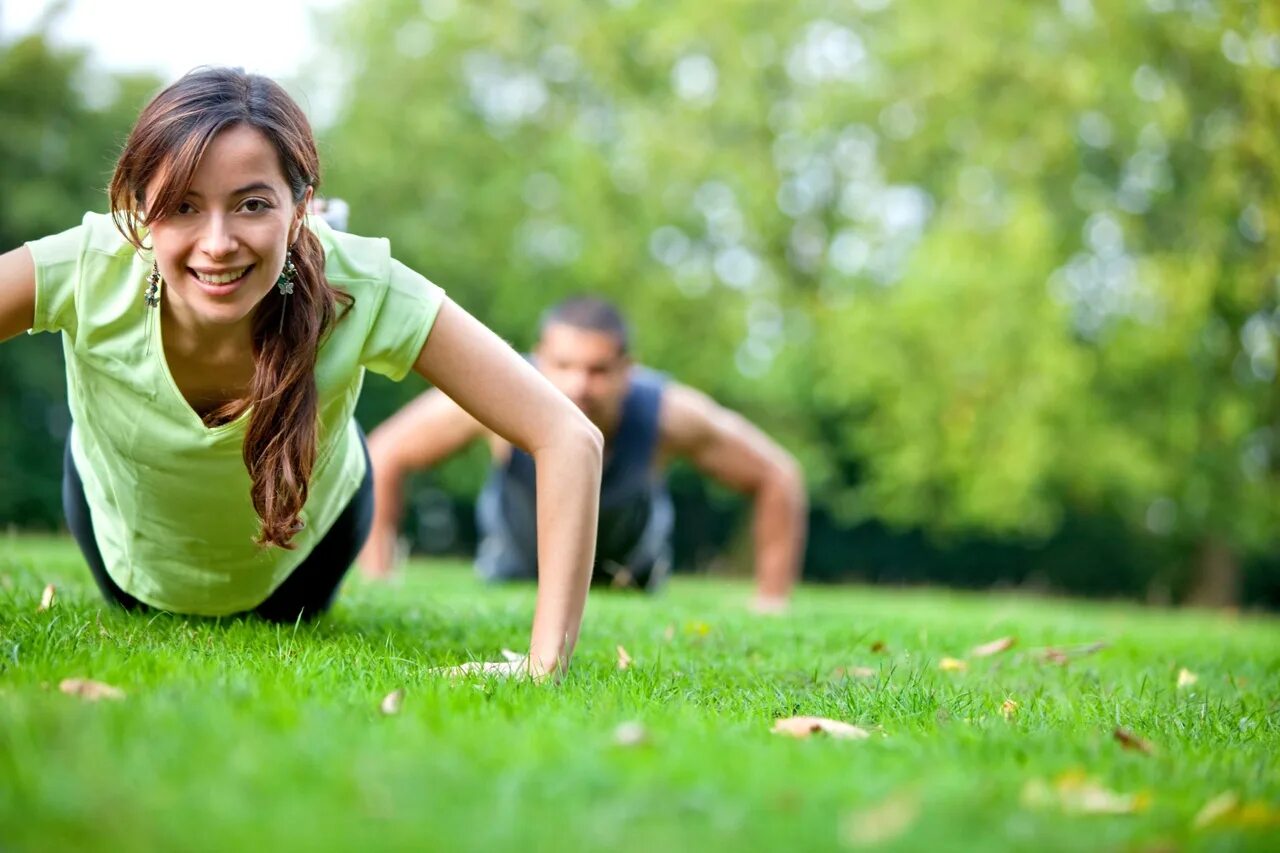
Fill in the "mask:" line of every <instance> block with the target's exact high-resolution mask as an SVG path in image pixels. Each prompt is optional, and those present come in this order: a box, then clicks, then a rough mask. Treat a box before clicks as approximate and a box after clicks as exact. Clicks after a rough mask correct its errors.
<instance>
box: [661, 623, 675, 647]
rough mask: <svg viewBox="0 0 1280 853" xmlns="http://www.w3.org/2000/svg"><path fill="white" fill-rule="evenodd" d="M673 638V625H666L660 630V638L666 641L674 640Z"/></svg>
mask: <svg viewBox="0 0 1280 853" xmlns="http://www.w3.org/2000/svg"><path fill="white" fill-rule="evenodd" d="M675 638H676V626H675V625H668V626H667V627H666V628H664V629H663V630H662V639H664V640H666V641H667V642H668V643H669V642H671V641H672V640H674V639H675Z"/></svg>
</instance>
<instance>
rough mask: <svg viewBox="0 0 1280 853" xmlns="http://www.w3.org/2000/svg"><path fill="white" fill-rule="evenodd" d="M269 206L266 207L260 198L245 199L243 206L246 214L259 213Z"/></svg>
mask: <svg viewBox="0 0 1280 853" xmlns="http://www.w3.org/2000/svg"><path fill="white" fill-rule="evenodd" d="M269 206H270V205H268V204H267V203H266V202H265V201H263V200H262V199H260V198H251V199H246V200H245V203H244V205H243V207H244V210H245V212H246V213H261V212H262V211H264V210H266V209H267V208H268V207H269Z"/></svg>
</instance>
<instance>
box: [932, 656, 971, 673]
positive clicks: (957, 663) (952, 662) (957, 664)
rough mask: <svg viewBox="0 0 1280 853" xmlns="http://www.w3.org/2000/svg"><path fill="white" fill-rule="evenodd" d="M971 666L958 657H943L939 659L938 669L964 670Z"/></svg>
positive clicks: (945, 670)
mask: <svg viewBox="0 0 1280 853" xmlns="http://www.w3.org/2000/svg"><path fill="white" fill-rule="evenodd" d="M968 668H969V664H967V663H965V662H964V661H962V660H959V659H957V658H943V659H942V660H940V661H938V669H940V670H942V671H943V672H964V671H965V670H966V669H968Z"/></svg>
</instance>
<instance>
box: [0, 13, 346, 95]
mask: <svg viewBox="0 0 1280 853" xmlns="http://www.w3.org/2000/svg"><path fill="white" fill-rule="evenodd" d="M340 2H341V0H212V2H210V0H203V2H201V0H164V2H155V0H64V2H58V0H0V41H9V40H11V39H13V38H16V37H18V36H20V35H22V34H25V33H28V32H30V31H31V30H32V29H34V28H35V27H36V25H37V23H38V22H39V21H40V19H41V17H42V16H44V15H46V14H48V13H49V12H50V11H51V10H53V9H54V8H56V7H58V6H63V7H65V11H64V12H63V13H62V14H61V15H60V16H58V17H57V18H56V23H55V25H54V27H53V30H52V33H53V36H54V38H55V40H56V41H57V42H58V43H59V44H72V45H80V46H83V47H87V48H88V49H89V50H90V52H91V56H92V61H93V62H94V64H96V65H98V66H99V67H103V68H107V69H110V70H113V71H141V70H149V71H154V72H157V73H158V74H160V76H161V77H163V78H164V79H165V80H166V81H171V80H174V79H176V78H178V77H180V76H182V74H184V73H186V72H187V71H189V70H190V69H191V68H193V67H195V66H197V65H238V66H241V67H243V68H244V69H245V70H247V71H253V72H257V73H260V74H266V75H267V76H270V77H290V76H293V75H295V74H297V73H298V71H299V69H300V68H301V66H302V63H303V62H305V61H306V60H308V59H310V58H312V57H313V56H314V55H315V52H316V50H315V34H314V31H313V28H312V25H311V17H312V15H311V14H310V13H311V12H313V11H317V10H325V9H331V8H333V7H335V6H337V5H339V3H340Z"/></svg>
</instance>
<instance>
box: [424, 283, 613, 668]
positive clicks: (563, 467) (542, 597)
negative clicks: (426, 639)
mask: <svg viewBox="0 0 1280 853" xmlns="http://www.w3.org/2000/svg"><path fill="white" fill-rule="evenodd" d="M414 369H415V370H416V371H417V372H418V373H420V374H421V375H422V376H423V377H425V378H426V379H427V381H428V382H431V383H432V384H433V385H435V386H436V387H437V388H439V389H440V390H441V391H443V392H444V393H445V394H447V395H448V396H449V397H450V398H452V399H453V400H454V402H456V403H457V404H458V405H459V406H461V407H462V408H463V409H465V410H466V411H467V412H468V413H469V414H470V415H471V416H472V417H473V418H475V419H476V420H477V421H479V422H480V423H481V424H483V425H484V426H485V427H487V428H489V429H490V430H492V431H493V432H495V433H497V434H498V435H500V436H502V437H503V438H505V439H506V440H507V441H509V442H511V443H512V444H514V445H515V446H516V447H519V448H521V449H522V450H524V451H525V452H527V453H529V454H530V455H531V456H532V457H533V458H534V462H535V463H536V467H537V495H538V600H537V605H536V607H535V610H534V615H533V632H532V635H531V637H530V640H529V671H530V674H531V675H533V676H535V677H541V676H544V675H550V674H553V673H556V672H559V671H562V670H563V669H564V668H565V667H566V666H567V665H568V662H569V658H570V657H571V656H572V655H573V647H574V645H575V644H576V643H577V640H578V629H579V628H580V627H581V624H582V611H583V608H584V607H585V606H586V601H587V587H588V586H589V585H590V582H591V565H592V563H593V561H594V559H595V549H596V523H597V519H598V512H599V503H600V465H601V458H602V455H603V449H604V439H603V438H602V437H601V435H600V430H598V429H596V427H595V425H593V424H592V423H591V422H590V421H589V420H587V417H586V415H584V414H582V412H581V411H579V410H578V408H577V407H576V406H574V405H573V403H572V402H570V401H569V399H568V398H567V397H565V396H564V395H563V394H561V393H560V392H559V391H557V390H556V389H555V386H553V385H552V384H551V383H550V382H549V381H548V380H547V379H546V378H545V377H543V376H542V374H540V373H538V371H537V370H535V369H534V368H533V366H532V365H530V364H529V363H528V362H526V361H525V360H524V359H523V358H521V357H520V356H519V355H518V354H517V353H516V352H515V350H513V349H511V347H510V346H508V345H507V344H506V343H505V342H504V341H503V340H502V339H501V338H499V337H498V336H497V335H495V334H494V333H493V332H491V331H490V330H489V329H488V328H487V327H485V326H484V324H482V323H480V322H479V321H478V320H476V319H475V318H474V317H472V316H471V315H470V314H468V313H467V312H466V311H464V310H463V309H462V308H460V307H458V306H457V305H456V304H455V303H453V302H452V301H450V300H448V299H446V300H445V303H444V305H442V306H441V308H440V313H439V315H438V316H437V317H436V321H435V325H434V326H433V327H432V329H431V334H430V335H428V336H427V342H426V344H425V345H424V346H423V348H422V353H421V355H419V356H418V361H417V363H416V364H415V365H414Z"/></svg>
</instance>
